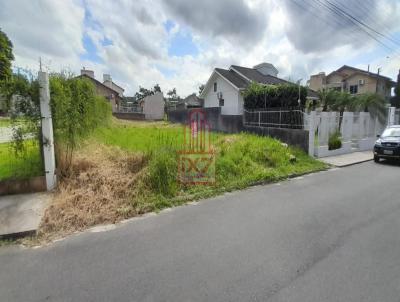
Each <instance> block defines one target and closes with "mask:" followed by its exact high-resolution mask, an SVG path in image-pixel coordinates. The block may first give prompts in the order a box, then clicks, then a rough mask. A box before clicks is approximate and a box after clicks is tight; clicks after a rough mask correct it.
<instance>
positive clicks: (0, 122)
mask: <svg viewBox="0 0 400 302" xmlns="http://www.w3.org/2000/svg"><path fill="white" fill-rule="evenodd" d="M10 126H11V119H9V118H2V117H0V128H2V127H10Z"/></svg>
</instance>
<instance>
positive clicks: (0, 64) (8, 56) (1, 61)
mask: <svg viewBox="0 0 400 302" xmlns="http://www.w3.org/2000/svg"><path fill="white" fill-rule="evenodd" d="M12 48H13V45H12V43H11V41H10V39H9V38H8V37H7V35H6V34H5V33H4V32H3V31H2V30H1V29H0V81H3V80H6V79H9V78H10V77H11V75H12V71H11V62H12V61H13V60H14V55H13V53H12Z"/></svg>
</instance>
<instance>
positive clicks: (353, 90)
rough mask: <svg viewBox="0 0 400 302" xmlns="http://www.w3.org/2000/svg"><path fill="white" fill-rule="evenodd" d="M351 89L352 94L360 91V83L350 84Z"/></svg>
mask: <svg viewBox="0 0 400 302" xmlns="http://www.w3.org/2000/svg"><path fill="white" fill-rule="evenodd" d="M349 91H350V94H357V93H358V85H350V87H349Z"/></svg>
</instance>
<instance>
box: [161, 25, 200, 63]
mask: <svg viewBox="0 0 400 302" xmlns="http://www.w3.org/2000/svg"><path fill="white" fill-rule="evenodd" d="M198 53H199V50H198V48H197V46H196V45H195V44H194V43H193V38H192V35H191V34H190V33H189V32H184V31H181V30H180V31H179V32H178V33H176V34H175V35H173V36H172V37H171V40H170V42H169V46H168V55H169V56H176V57H183V56H186V55H191V56H193V57H194V56H196V55H197V54H198Z"/></svg>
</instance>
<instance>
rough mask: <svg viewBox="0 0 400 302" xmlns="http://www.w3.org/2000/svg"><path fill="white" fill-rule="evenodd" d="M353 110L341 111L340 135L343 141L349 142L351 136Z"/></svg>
mask: <svg viewBox="0 0 400 302" xmlns="http://www.w3.org/2000/svg"><path fill="white" fill-rule="evenodd" d="M353 119H354V117H353V112H343V119H342V137H343V141H345V142H349V141H351V137H352V130H353Z"/></svg>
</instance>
